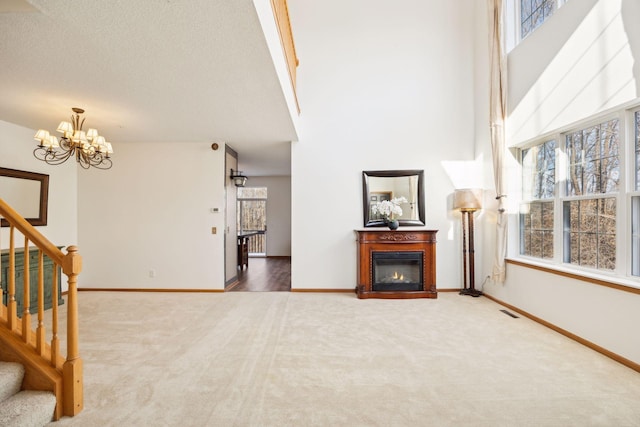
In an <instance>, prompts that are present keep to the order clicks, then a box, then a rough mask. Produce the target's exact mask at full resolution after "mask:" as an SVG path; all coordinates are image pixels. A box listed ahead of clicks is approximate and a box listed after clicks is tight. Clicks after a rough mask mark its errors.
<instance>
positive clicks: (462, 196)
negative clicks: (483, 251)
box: [453, 188, 482, 297]
mask: <svg viewBox="0 0 640 427" xmlns="http://www.w3.org/2000/svg"><path fill="white" fill-rule="evenodd" d="M453 208H454V209H460V212H461V213H462V265H463V269H464V270H463V271H464V289H462V290H461V291H460V295H471V296H472V297H479V296H480V295H482V292H481V291H478V290H476V287H475V265H474V256H475V250H474V248H473V214H474V212H475V211H477V210H478V209H482V190H481V189H477V188H473V189H471V188H465V189H461V190H456V191H455V192H454V193H453ZM467 233H468V235H469V240H468V241H467ZM467 262H468V264H469V286H468V287H467Z"/></svg>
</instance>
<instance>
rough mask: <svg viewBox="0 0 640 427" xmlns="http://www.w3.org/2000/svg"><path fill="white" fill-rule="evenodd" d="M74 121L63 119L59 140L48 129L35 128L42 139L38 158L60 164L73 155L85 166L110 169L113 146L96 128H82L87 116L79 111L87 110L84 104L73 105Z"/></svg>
mask: <svg viewBox="0 0 640 427" xmlns="http://www.w3.org/2000/svg"><path fill="white" fill-rule="evenodd" d="M72 110H73V112H74V113H75V114H73V115H72V116H71V123H69V122H60V124H59V125H58V129H56V130H57V131H58V132H60V133H61V134H62V136H61V137H60V140H58V138H57V137H56V136H54V135H50V134H49V132H48V131H46V130H43V129H40V130H38V132H36V134H35V136H34V139H35V140H36V141H39V143H38V146H37V147H36V149H35V150H33V155H34V156H35V157H36V159H38V160H42V161H44V162H47V163H48V164H50V165H60V164H62V163H64V162H66V161H67V160H69V158H71V157H75V158H76V161H77V162H78V164H80V166H82V167H83V168H84V169H89V168H90V167H91V166H93V167H95V168H97V169H110V168H111V166H112V163H111V158H110V157H109V156H110V155H111V154H113V148H112V147H111V143H109V142H107V141H105V139H104V137H103V136H100V135H98V131H97V130H96V129H89V130H88V131H86V132H85V131H83V130H82V125H84V118H82V117H81V116H80V115H81V114H82V113H84V110H83V109H82V108H72Z"/></svg>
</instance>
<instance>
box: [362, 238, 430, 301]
mask: <svg viewBox="0 0 640 427" xmlns="http://www.w3.org/2000/svg"><path fill="white" fill-rule="evenodd" d="M356 233H357V235H358V286H357V287H356V293H357V294H358V298H437V297H438V293H437V290H436V233H437V230H425V229H406V230H397V231H391V230H387V229H380V228H376V229H373V228H372V229H365V230H356Z"/></svg>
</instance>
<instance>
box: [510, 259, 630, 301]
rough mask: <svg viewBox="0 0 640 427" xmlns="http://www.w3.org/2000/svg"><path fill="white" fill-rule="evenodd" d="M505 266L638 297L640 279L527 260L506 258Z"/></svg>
mask: <svg viewBox="0 0 640 427" xmlns="http://www.w3.org/2000/svg"><path fill="white" fill-rule="evenodd" d="M506 262H507V264H512V265H517V266H520V267H526V268H533V269H535V270H540V271H544V272H547V273H551V274H557V275H559V276H564V277H568V278H570V279H575V280H580V281H583V282H588V283H593V284H595V285H599V286H605V287H607V288H612V289H617V290H620V291H624V292H631V293H633V294H638V295H640V278H638V280H634V279H630V278H624V277H619V276H615V275H613V274H610V275H609V274H606V273H595V272H591V271H582V270H581V271H577V270H575V269H572V268H568V267H564V266H560V265H557V264H549V263H545V262H540V261H535V260H532V259H528V258H507V259H506Z"/></svg>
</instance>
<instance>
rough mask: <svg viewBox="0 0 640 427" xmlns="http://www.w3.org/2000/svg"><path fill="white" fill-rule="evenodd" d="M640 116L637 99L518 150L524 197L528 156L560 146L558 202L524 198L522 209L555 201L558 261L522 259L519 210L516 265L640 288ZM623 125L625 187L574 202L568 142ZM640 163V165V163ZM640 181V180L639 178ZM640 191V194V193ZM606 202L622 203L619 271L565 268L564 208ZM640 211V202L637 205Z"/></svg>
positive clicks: (621, 178) (622, 176) (618, 216)
mask: <svg viewBox="0 0 640 427" xmlns="http://www.w3.org/2000/svg"><path fill="white" fill-rule="evenodd" d="M636 113H637V114H638V117H639V120H640V100H638V99H636V100H634V101H632V102H629V103H627V104H623V105H620V106H618V107H616V108H614V109H610V110H607V111H603V112H600V113H598V114H595V115H592V116H590V117H588V118H585V119H583V120H580V121H579V122H576V123H572V124H570V125H568V126H566V127H563V128H561V129H558V130H556V131H554V132H549V133H546V134H544V135H540V136H538V137H536V138H534V139H532V140H529V141H527V142H525V143H523V144H519V145H515V146H514V148H515V149H516V151H517V156H518V157H517V158H518V164H519V167H520V174H519V191H520V192H523V191H524V189H523V183H522V179H523V175H522V167H523V163H522V160H523V159H522V152H523V151H524V150H526V149H529V148H531V147H534V146H536V145H541V144H544V143H545V142H547V141H549V140H552V139H555V140H556V182H555V196H554V198H553V199H535V200H534V199H524V194H523V193H521V194H520V197H519V200H518V207H520V206H521V205H522V204H523V203H529V202H531V201H549V200H554V256H553V258H552V259H545V258H538V257H534V256H529V255H522V254H521V253H520V248H521V247H522V246H521V245H522V242H521V241H520V240H521V237H522V233H521V228H520V227H521V221H520V211H519V209H518V218H517V220H516V221H515V222H516V226H515V230H517V233H516V237H515V238H514V240H513V242H514V243H515V250H513V251H510V253H512V256H513V259H517V260H520V261H521V262H525V263H530V264H532V265H540V266H544V267H545V268H550V269H554V270H558V271H564V272H568V273H569V274H576V275H578V276H581V277H588V278H595V279H596V280H606V281H611V282H614V283H619V284H621V285H622V286H627V287H632V288H640V276H634V275H633V274H632V273H633V267H634V262H635V263H636V264H637V265H636V267H635V269H636V271H638V272H640V256H637V254H636V258H638V259H637V260H636V261H634V259H633V255H634V254H633V251H632V244H633V240H632V235H631V231H632V221H633V215H632V210H631V209H632V198H633V197H638V198H640V179H638V182H637V183H636V175H640V173H638V174H636V168H640V164H638V165H636V154H635V153H636V152H635V146H636V145H635V144H636V139H635V138H636V134H635V125H636V123H635V114H636ZM613 119H617V120H618V144H619V146H618V155H619V183H618V190H617V192H611V193H594V194H590V193H586V194H583V195H579V196H568V195H567V186H566V176H567V173H568V165H567V162H568V159H567V155H566V137H567V135H568V134H571V133H574V132H577V131H580V130H584V129H587V128H589V127H592V126H596V125H600V124H603V123H606V122H607V121H610V120H613ZM639 163H640V162H639ZM639 178H640V177H639ZM636 188H638V189H636ZM603 197H615V199H616V202H615V203H616V204H615V206H616V228H615V230H616V231H615V232H616V238H615V242H616V266H615V269H614V270H602V269H597V268H591V267H585V266H580V265H577V264H571V263H568V262H564V253H565V247H564V241H565V236H564V231H565V230H564V225H565V224H564V203H565V202H567V201H573V200H583V199H596V198H603ZM637 206H638V207H639V208H640V202H638V203H637ZM638 221H639V223H640V212H639V213H638Z"/></svg>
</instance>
